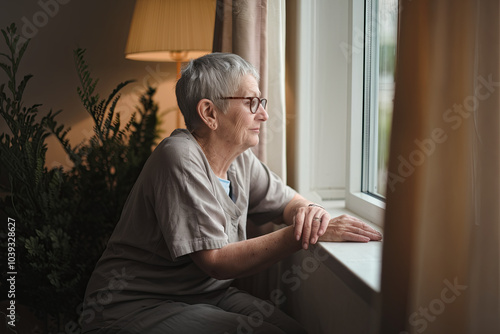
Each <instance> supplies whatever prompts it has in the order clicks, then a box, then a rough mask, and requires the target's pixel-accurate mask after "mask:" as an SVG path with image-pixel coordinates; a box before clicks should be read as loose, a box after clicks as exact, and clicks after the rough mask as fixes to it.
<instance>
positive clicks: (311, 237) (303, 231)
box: [293, 206, 330, 249]
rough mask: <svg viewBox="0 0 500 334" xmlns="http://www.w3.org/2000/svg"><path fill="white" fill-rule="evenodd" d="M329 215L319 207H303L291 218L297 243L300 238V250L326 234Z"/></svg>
mask: <svg viewBox="0 0 500 334" xmlns="http://www.w3.org/2000/svg"><path fill="white" fill-rule="evenodd" d="M329 221H330V214H328V212H327V211H326V210H325V209H323V208H322V207H320V206H303V207H300V208H298V209H297V211H296V213H295V215H294V216H293V225H294V235H295V238H296V240H297V241H299V240H300V238H301V237H302V248H303V249H307V248H308V247H309V244H310V243H311V244H313V245H314V244H315V243H316V242H318V239H319V238H320V237H321V236H322V235H323V234H324V233H325V232H326V230H327V228H328V223H329Z"/></svg>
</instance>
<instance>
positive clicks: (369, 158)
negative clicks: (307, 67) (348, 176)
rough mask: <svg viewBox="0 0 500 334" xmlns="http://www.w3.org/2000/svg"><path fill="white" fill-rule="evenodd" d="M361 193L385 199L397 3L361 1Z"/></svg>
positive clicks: (389, 1) (375, 0)
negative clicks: (362, 56) (363, 2)
mask: <svg viewBox="0 0 500 334" xmlns="http://www.w3.org/2000/svg"><path fill="white" fill-rule="evenodd" d="M365 6H366V7H365V18H366V20H365V55H364V56H365V64H364V65H365V67H364V101H363V109H364V111H363V112H364V115H363V135H364V138H363V191H364V192H367V193H369V194H372V195H374V196H376V197H381V198H384V197H385V190H386V184H387V163H388V158H389V139H390V130H391V121H392V109H393V99H394V73H395V64H396V41H397V28H398V1H397V0H366V2H365Z"/></svg>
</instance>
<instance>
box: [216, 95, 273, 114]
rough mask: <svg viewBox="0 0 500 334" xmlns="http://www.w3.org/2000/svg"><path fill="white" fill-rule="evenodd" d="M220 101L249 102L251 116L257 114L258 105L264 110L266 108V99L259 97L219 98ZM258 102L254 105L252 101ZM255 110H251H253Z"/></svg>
mask: <svg viewBox="0 0 500 334" xmlns="http://www.w3.org/2000/svg"><path fill="white" fill-rule="evenodd" d="M220 99H221V100H250V112H251V113H252V114H255V113H257V110H259V105H262V108H264V110H265V109H266V107H267V99H261V98H260V97H243V96H229V97H220ZM255 100H257V101H259V102H258V103H257V104H254V102H253V101H255ZM252 108H253V109H255V110H253V109H252Z"/></svg>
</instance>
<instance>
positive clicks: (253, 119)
mask: <svg viewBox="0 0 500 334" xmlns="http://www.w3.org/2000/svg"><path fill="white" fill-rule="evenodd" d="M234 96H238V97H260V90H259V85H258V83H257V80H256V79H255V78H254V76H253V75H251V74H248V75H246V76H244V77H243V78H242V80H241V85H240V89H239V90H238V91H237V92H236V93H235V94H234ZM228 101H229V103H228V108H227V112H226V114H221V115H220V118H219V127H218V129H217V130H218V131H220V132H219V133H220V134H221V136H222V137H223V139H224V141H225V142H227V143H232V144H233V145H235V146H237V147H238V148H240V149H241V150H243V151H244V150H246V149H248V148H250V147H253V146H255V145H257V144H258V143H259V132H260V126H261V124H262V123H263V122H265V121H266V120H267V119H268V118H269V115H268V114H267V112H266V110H265V109H264V108H263V107H262V105H260V104H259V109H258V110H257V112H256V113H255V114H252V112H251V111H250V100H249V99H239V100H228Z"/></svg>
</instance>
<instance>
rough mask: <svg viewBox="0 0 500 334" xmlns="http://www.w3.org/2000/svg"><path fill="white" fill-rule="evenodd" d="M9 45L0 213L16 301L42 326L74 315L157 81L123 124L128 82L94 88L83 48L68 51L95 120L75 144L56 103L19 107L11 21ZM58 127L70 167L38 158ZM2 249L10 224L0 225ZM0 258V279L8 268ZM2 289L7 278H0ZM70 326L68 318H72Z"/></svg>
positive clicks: (142, 135) (146, 128)
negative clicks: (10, 235)
mask: <svg viewBox="0 0 500 334" xmlns="http://www.w3.org/2000/svg"><path fill="white" fill-rule="evenodd" d="M2 35H3V38H4V40H5V43H6V45H7V47H8V53H5V54H4V53H2V54H0V69H1V70H3V72H5V74H6V75H7V83H3V84H1V85H0V115H1V116H2V118H3V119H4V121H5V123H6V125H7V126H8V128H9V133H7V132H6V133H2V134H0V175H1V177H0V190H1V191H2V196H0V215H1V216H0V218H1V219H2V221H5V222H7V219H8V218H10V219H13V220H15V222H16V230H15V243H16V245H15V254H16V261H15V270H16V272H17V273H18V275H17V276H16V296H15V299H16V303H22V304H24V305H26V306H28V307H30V308H32V309H33V310H34V312H38V316H39V318H41V319H43V320H44V321H45V323H46V330H47V331H49V332H50V331H54V330H57V331H60V330H64V328H65V327H66V328H67V326H68V324H74V325H75V326H76V323H77V321H78V312H79V308H80V306H81V302H82V301H83V293H84V291H85V287H86V284H87V281H88V278H89V276H90V274H91V271H92V269H93V267H94V265H95V263H96V261H97V260H98V258H99V256H100V254H101V253H102V250H103V249H104V246H105V244H106V241H107V239H108V237H109V236H110V234H111V232H112V230H113V228H114V225H115V224H116V222H117V221H118V219H119V215H120V212H121V209H122V207H123V204H124V202H125V200H126V197H127V196H128V193H129V191H130V189H131V188H132V186H133V183H134V182H135V180H136V178H137V176H138V174H139V172H140V171H141V169H142V166H143V164H144V163H145V161H146V159H147V158H148V157H149V155H150V154H151V151H152V149H153V147H154V144H155V140H156V139H157V111H158V107H157V105H156V104H155V102H154V101H153V95H154V93H155V89H154V88H151V87H149V88H148V89H147V91H146V92H145V94H144V95H143V96H142V97H141V98H140V107H137V108H136V111H135V113H133V115H132V116H131V118H130V119H129V120H128V122H126V124H124V125H122V123H121V118H120V115H119V114H118V113H117V112H116V105H117V103H118V101H119V99H120V95H119V93H120V91H121V89H122V88H123V87H125V86H126V85H127V84H129V83H130V82H132V81H125V82H122V83H120V84H118V85H117V87H116V88H115V89H114V90H113V91H112V92H111V93H110V94H109V95H108V96H107V98H101V97H100V95H99V94H98V93H97V92H96V86H97V83H98V80H97V79H93V78H92V77H91V73H90V70H89V68H88V65H87V63H86V61H85V58H84V56H85V50H82V49H78V50H75V51H74V58H75V63H76V69H77V73H78V77H79V79H80V87H78V88H77V92H78V95H79V97H80V99H81V101H82V103H83V107H84V108H85V110H86V111H87V112H88V113H89V115H90V116H91V117H92V119H93V121H94V127H93V135H92V136H91V138H90V139H89V140H88V141H85V142H83V143H81V144H79V145H76V146H73V145H71V144H70V142H69V140H68V138H67V135H68V133H69V131H70V129H69V128H67V127H66V126H64V125H62V124H59V123H58V122H57V120H56V116H57V115H58V114H59V113H60V112H61V111H57V112H54V111H52V110H51V111H50V112H48V113H47V114H46V115H41V114H40V107H41V105H39V104H35V105H32V106H24V103H23V96H24V92H25V89H26V87H27V84H28V82H29V80H30V79H31V77H32V76H31V75H25V76H24V77H22V79H21V80H20V81H19V82H18V70H19V64H20V62H21V59H22V57H23V54H24V53H25V51H26V50H27V47H28V43H29V41H28V42H25V43H21V42H20V37H19V35H17V34H16V27H15V25H11V26H10V27H8V28H6V29H5V30H2ZM50 135H55V136H56V137H57V138H58V140H59V142H60V143H61V145H62V146H63V148H64V150H65V152H66V153H67V154H68V156H69V158H70V160H71V161H72V162H73V167H72V168H71V169H70V170H66V171H65V170H63V168H62V167H56V168H51V169H48V168H47V167H46V166H45V156H46V152H47V144H46V140H47V138H48V137H49V136H50ZM0 243H1V244H0V247H1V248H2V251H4V250H6V249H7V232H6V229H2V230H1V232H0ZM6 265H7V264H6V263H5V261H2V264H1V266H2V267H1V268H2V271H1V273H2V276H3V277H2V282H5V280H6V278H7V277H5V276H6V273H7V272H9V271H12V270H9V268H7V267H5V266H6ZM1 287H2V292H1V293H2V296H7V292H8V291H6V290H8V287H7V285H2V286H1ZM70 327H71V326H70Z"/></svg>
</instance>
